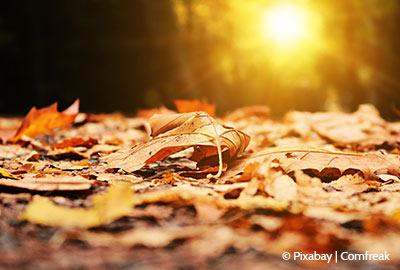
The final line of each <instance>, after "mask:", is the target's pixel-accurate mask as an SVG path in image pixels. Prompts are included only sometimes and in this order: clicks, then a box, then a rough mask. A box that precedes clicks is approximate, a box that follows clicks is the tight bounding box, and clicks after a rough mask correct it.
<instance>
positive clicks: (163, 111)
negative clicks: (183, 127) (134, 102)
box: [136, 106, 175, 119]
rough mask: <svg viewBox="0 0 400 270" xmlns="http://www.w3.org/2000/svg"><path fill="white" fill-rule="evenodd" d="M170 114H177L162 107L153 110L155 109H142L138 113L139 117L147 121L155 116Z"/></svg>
mask: <svg viewBox="0 0 400 270" xmlns="http://www.w3.org/2000/svg"><path fill="white" fill-rule="evenodd" d="M169 113H175V112H174V111H171V110H170V109H168V108H166V107H164V106H161V107H158V108H153V109H142V110H138V111H137V113H136V114H137V116H138V117H141V118H145V119H149V118H150V117H152V116H153V115H155V114H169Z"/></svg>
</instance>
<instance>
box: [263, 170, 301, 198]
mask: <svg viewBox="0 0 400 270" xmlns="http://www.w3.org/2000/svg"><path fill="white" fill-rule="evenodd" d="M269 191H270V192H271V195H272V196H273V197H274V198H275V199H276V200H278V201H283V202H290V201H294V200H295V199H296V198H297V185H296V183H295V182H294V181H293V179H292V178H290V177H289V176H287V175H280V176H278V177H277V178H276V179H274V180H273V182H272V185H271V188H270V189H269Z"/></svg>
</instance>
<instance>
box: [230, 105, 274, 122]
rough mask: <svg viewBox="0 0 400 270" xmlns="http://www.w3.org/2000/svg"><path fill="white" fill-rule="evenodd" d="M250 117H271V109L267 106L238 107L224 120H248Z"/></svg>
mask: <svg viewBox="0 0 400 270" xmlns="http://www.w3.org/2000/svg"><path fill="white" fill-rule="evenodd" d="M250 117H256V118H260V119H263V120H265V119H268V118H270V117H271V110H270V109H269V108H268V107H267V106H248V107H243V108H239V109H236V110H234V111H232V112H230V113H228V114H227V115H226V116H225V117H224V120H226V121H240V120H246V121H248V120H249V118H250Z"/></svg>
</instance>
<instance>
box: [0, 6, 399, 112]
mask: <svg viewBox="0 0 400 270" xmlns="http://www.w3.org/2000/svg"><path fill="white" fill-rule="evenodd" d="M399 28H400V1H396V0H346V1H331V0H320V1H305V0H304V1H301V0H299V1H273V0H252V1H250V0H249V1H247V0H246V1H243V0H151V1H150V0H57V1H54V0H35V1H34V0H31V1H29V0H26V1H23V0H20V1H1V4H0V91H1V98H0V114H3V115H7V114H23V113H26V112H27V111H28V110H29V108H30V107H31V106H33V105H37V106H44V105H48V104H50V103H52V102H54V101H59V103H60V104H61V106H62V107H65V106H67V105H69V104H70V103H72V102H73V100H74V99H76V98H80V99H81V101H82V103H81V104H82V110H83V111H93V112H111V111H122V112H126V113H134V112H135V110H137V109H138V108H148V107H154V106H159V105H162V104H165V105H171V104H172V101H173V100H174V99H176V98H187V99H203V100H206V101H209V102H212V103H215V104H217V108H218V110H219V111H220V112H224V111H227V110H231V109H234V108H237V107H239V106H245V105H255V104H265V105H268V106H270V107H271V109H272V111H273V113H274V114H275V115H277V116H279V115H282V114H283V113H285V112H286V111H288V110H294V109H296V110H308V111H316V110H345V111H350V110H354V109H355V108H356V107H357V106H358V104H360V103H365V102H370V103H373V104H375V105H376V106H377V107H378V108H379V109H380V111H381V112H382V113H383V115H384V116H385V117H388V118H395V117H398V116H399V113H398V112H399V111H398V109H399V108H400V57H399V56H400V34H399Z"/></svg>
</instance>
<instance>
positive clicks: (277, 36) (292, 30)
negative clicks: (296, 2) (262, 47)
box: [262, 5, 311, 46]
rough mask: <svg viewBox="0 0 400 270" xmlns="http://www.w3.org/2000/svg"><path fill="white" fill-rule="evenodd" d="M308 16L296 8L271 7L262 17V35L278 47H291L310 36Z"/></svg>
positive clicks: (304, 11)
mask: <svg viewBox="0 0 400 270" xmlns="http://www.w3.org/2000/svg"><path fill="white" fill-rule="evenodd" d="M309 16H310V14H308V12H307V11H306V10H303V9H301V8H299V7H296V6H290V5H284V6H277V7H273V8H272V9H270V10H268V11H266V12H265V14H264V16H263V21H262V23H263V25H262V27H263V34H264V36H265V38H267V39H268V40H272V41H274V42H276V43H277V44H278V45H280V46H292V45H294V44H295V43H297V42H301V41H304V40H306V39H308V38H309V37H310V35H311V26H310V19H309Z"/></svg>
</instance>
